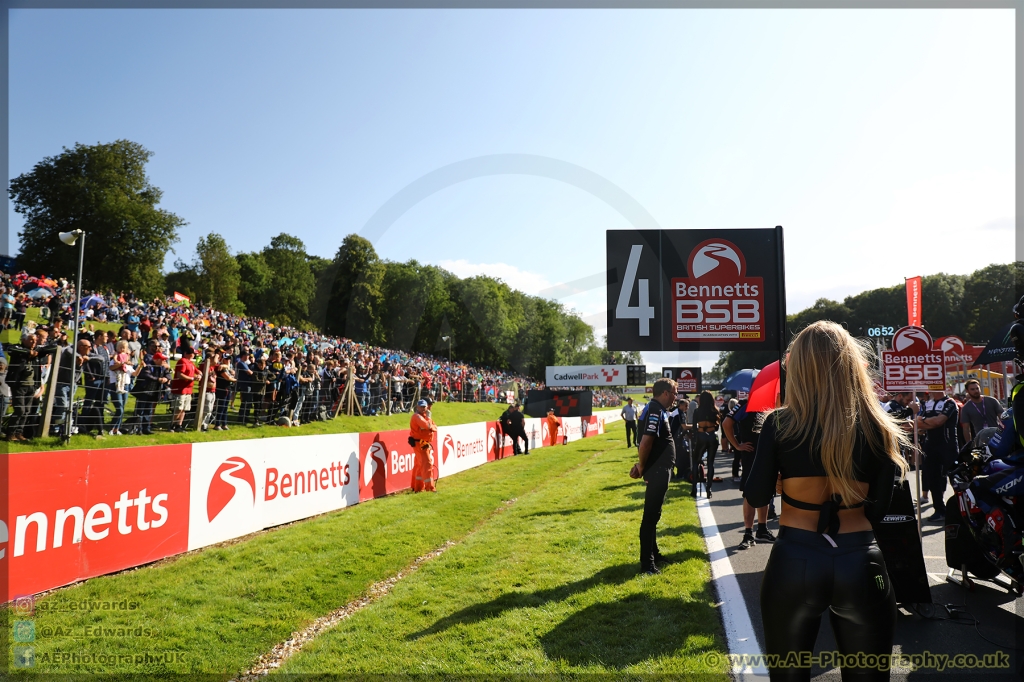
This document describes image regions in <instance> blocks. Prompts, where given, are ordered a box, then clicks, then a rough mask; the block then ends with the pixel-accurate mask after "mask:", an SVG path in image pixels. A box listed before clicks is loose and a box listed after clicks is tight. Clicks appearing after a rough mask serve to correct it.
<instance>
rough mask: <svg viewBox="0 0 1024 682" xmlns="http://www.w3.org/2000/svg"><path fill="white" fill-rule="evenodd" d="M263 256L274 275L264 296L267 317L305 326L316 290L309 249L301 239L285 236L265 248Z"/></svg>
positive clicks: (274, 240)
mask: <svg viewBox="0 0 1024 682" xmlns="http://www.w3.org/2000/svg"><path fill="white" fill-rule="evenodd" d="M262 256H263V260H264V261H265V262H266V264H267V268H268V269H269V270H270V272H271V273H272V274H271V282H270V287H269V288H268V289H267V291H266V292H265V294H264V297H265V299H266V316H267V317H269V318H270V320H271V321H272V322H275V323H277V324H281V325H292V326H295V327H304V326H306V325H307V324H308V318H309V305H310V303H311V302H312V300H313V295H314V293H315V287H316V280H314V279H313V269H312V268H311V267H310V265H309V259H308V256H307V255H306V245H305V244H303V243H302V240H301V239H299V238H298V237H293V236H292V235H290V234H286V233H284V232H282V233H281V234H279V235H277V236H276V237H274V238H273V239H271V240H270V245H269V246H266V247H264V249H263V252H262Z"/></svg>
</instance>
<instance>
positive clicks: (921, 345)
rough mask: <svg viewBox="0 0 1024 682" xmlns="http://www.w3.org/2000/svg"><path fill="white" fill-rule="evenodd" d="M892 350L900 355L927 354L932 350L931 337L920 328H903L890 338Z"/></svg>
mask: <svg viewBox="0 0 1024 682" xmlns="http://www.w3.org/2000/svg"><path fill="white" fill-rule="evenodd" d="M892 349H893V350H895V351H899V352H901V353H902V352H907V353H928V352H929V351H931V349H932V337H931V335H930V334H929V333H928V332H926V331H925V330H923V329H921V328H920V327H903V328H902V329H900V330H899V331H898V332H896V336H894V337H892Z"/></svg>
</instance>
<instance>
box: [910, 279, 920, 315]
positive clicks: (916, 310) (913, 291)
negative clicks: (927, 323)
mask: <svg viewBox="0 0 1024 682" xmlns="http://www.w3.org/2000/svg"><path fill="white" fill-rule="evenodd" d="M907 326H908V327H920V326H921V278H920V277H910V278H908V279H907Z"/></svg>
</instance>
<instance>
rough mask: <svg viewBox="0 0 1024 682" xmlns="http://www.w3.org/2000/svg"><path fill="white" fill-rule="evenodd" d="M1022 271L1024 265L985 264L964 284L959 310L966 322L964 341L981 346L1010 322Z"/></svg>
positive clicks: (1019, 263) (1017, 296) (1017, 263)
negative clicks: (1018, 280) (961, 309)
mask: <svg viewBox="0 0 1024 682" xmlns="http://www.w3.org/2000/svg"><path fill="white" fill-rule="evenodd" d="M1022 272H1024V263H1021V262H1020V261H1017V262H1015V263H1012V264H1010V265H989V266H988V267H985V268H982V269H981V270H976V271H975V272H973V273H971V274H970V275H969V276H968V277H967V281H966V282H965V283H964V299H963V308H964V313H965V314H966V316H967V319H968V323H967V326H966V328H965V329H964V340H966V341H971V342H973V343H979V344H985V343H988V341H989V339H990V338H991V337H992V336H993V335H994V334H995V333H996V331H997V330H998V329H999V328H1000V327H1002V326H1003V325H1005V324H1006V323H1007V322H1009V321H1010V320H1011V319H1012V313H1011V310H1012V309H1013V304H1014V303H1016V302H1017V300H1018V298H1019V295H1018V294H1017V286H1016V285H1017V278H1018V277H1020V276H1021V273H1022Z"/></svg>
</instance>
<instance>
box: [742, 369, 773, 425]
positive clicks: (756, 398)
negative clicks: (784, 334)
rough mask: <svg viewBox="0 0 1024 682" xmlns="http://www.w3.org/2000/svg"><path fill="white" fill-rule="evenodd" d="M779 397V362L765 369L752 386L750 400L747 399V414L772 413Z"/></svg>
mask: <svg viewBox="0 0 1024 682" xmlns="http://www.w3.org/2000/svg"><path fill="white" fill-rule="evenodd" d="M778 396H779V361H778V360H776V361H775V362H773V363H772V364H770V365H768V366H767V367H765V368H763V369H762V370H761V371H760V372H759V373H758V375H757V378H755V379H754V383H753V384H752V385H751V386H750V398H748V399H747V413H748V414H753V413H754V412H770V411H771V410H774V409H775V400H776V398H778Z"/></svg>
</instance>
